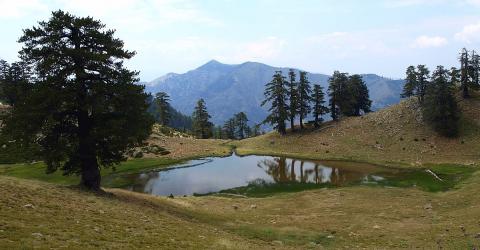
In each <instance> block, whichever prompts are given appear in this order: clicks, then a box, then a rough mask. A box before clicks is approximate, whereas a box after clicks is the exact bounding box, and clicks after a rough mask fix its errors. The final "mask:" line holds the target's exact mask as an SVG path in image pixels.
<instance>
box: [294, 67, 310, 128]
mask: <svg viewBox="0 0 480 250" xmlns="http://www.w3.org/2000/svg"><path fill="white" fill-rule="evenodd" d="M307 74H308V73H307V72H305V71H300V79H299V81H298V96H297V107H298V115H299V117H300V129H303V119H304V118H305V117H307V115H308V113H310V110H311V107H310V101H311V100H312V98H311V96H310V93H311V92H312V89H311V87H310V81H309V80H308V76H307Z"/></svg>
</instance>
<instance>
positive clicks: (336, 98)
mask: <svg viewBox="0 0 480 250" xmlns="http://www.w3.org/2000/svg"><path fill="white" fill-rule="evenodd" d="M347 82H348V75H347V73H340V72H339V71H335V72H333V75H332V77H330V79H329V80H328V83H329V86H328V95H329V96H330V101H329V106H330V114H331V116H332V119H333V120H337V119H338V118H339V117H340V108H339V107H341V106H342V98H344V97H345V96H346V95H345V90H346V83H347Z"/></svg>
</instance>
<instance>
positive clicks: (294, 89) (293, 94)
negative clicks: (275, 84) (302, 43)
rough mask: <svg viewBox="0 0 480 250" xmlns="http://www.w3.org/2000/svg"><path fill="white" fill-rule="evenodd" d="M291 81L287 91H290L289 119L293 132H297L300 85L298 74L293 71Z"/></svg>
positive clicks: (291, 70)
mask: <svg viewBox="0 0 480 250" xmlns="http://www.w3.org/2000/svg"><path fill="white" fill-rule="evenodd" d="M288 78H289V81H288V82H287V89H288V99H289V104H290V107H289V109H288V112H289V114H288V115H289V118H290V129H291V131H292V132H293V131H295V117H296V116H297V110H298V108H297V102H298V100H297V96H298V83H297V80H296V74H295V71H294V70H293V69H290V71H289V72H288Z"/></svg>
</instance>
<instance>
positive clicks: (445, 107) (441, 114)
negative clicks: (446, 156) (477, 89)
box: [422, 66, 460, 137]
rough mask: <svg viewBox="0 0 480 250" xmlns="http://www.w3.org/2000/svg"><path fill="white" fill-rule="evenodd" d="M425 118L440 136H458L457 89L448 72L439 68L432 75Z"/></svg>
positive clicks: (425, 105)
mask: <svg viewBox="0 0 480 250" xmlns="http://www.w3.org/2000/svg"><path fill="white" fill-rule="evenodd" d="M422 108H423V116H424V119H425V121H426V122H428V123H429V124H430V125H431V126H432V127H433V128H434V129H435V131H437V132H438V133H439V134H441V135H444V136H448V137H453V136H456V135H457V134H458V120H459V118H460V117H459V112H460V111H459V109H458V107H457V101H456V100H455V88H454V85H453V84H452V82H451V81H450V79H449V72H448V70H446V69H444V67H443V66H438V67H437V69H436V70H435V72H433V75H432V83H431V84H430V85H429V87H428V89H427V94H426V96H425V101H424V103H423V106H422Z"/></svg>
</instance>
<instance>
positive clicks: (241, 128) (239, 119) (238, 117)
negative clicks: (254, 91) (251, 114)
mask: <svg viewBox="0 0 480 250" xmlns="http://www.w3.org/2000/svg"><path fill="white" fill-rule="evenodd" d="M234 119H235V127H236V131H235V132H236V134H237V137H238V138H239V139H240V140H241V139H245V138H246V137H248V134H249V132H250V128H249V127H248V124H247V122H248V118H247V115H246V114H245V113H244V112H240V113H238V114H235V116H234Z"/></svg>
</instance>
